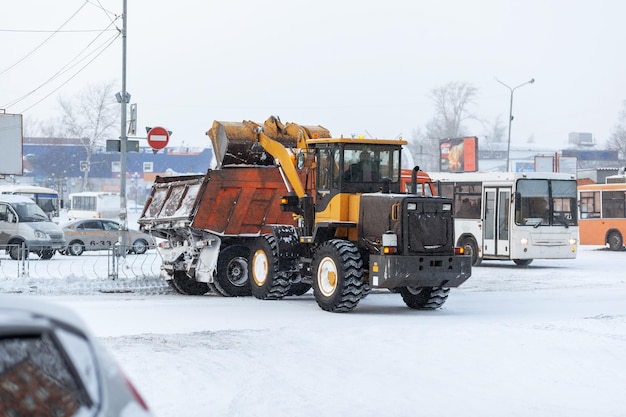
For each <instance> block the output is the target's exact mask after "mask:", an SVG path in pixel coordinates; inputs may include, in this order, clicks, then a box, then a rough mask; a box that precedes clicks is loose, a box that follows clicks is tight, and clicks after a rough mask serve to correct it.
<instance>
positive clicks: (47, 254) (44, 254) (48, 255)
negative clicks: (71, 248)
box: [39, 249, 54, 259]
mask: <svg viewBox="0 0 626 417" xmlns="http://www.w3.org/2000/svg"><path fill="white" fill-rule="evenodd" d="M53 256H54V250H53V249H44V250H42V251H41V252H39V257H40V258H41V259H52V257H53Z"/></svg>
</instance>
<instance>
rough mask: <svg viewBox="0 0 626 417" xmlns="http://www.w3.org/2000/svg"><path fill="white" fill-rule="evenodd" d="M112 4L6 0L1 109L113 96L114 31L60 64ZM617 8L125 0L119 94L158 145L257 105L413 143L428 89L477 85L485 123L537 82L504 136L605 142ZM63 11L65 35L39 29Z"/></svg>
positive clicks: (102, 21) (177, 141)
mask: <svg viewBox="0 0 626 417" xmlns="http://www.w3.org/2000/svg"><path fill="white" fill-rule="evenodd" d="M100 6H102V8H100ZM122 7H123V0H116V1H111V0H100V1H99V2H98V1H96V0H89V1H87V2H85V1H84V0H63V1H49V0H20V1H4V2H3V5H2V13H1V14H0V39H1V41H0V42H1V44H2V48H1V51H2V59H1V60H0V108H5V109H6V111H7V113H23V114H24V120H25V123H28V122H29V120H33V119H39V120H45V119H48V118H49V117H50V116H51V115H52V114H54V112H57V111H58V104H57V103H58V98H59V96H63V97H66V98H71V97H72V96H73V95H75V94H77V93H78V92H80V91H81V90H83V89H84V88H85V87H86V86H87V85H90V84H97V83H101V82H115V83H116V85H119V90H121V79H122V41H121V38H118V39H117V40H115V41H114V42H113V43H112V44H111V46H109V47H108V49H106V50H105V51H104V52H103V53H102V54H101V55H99V56H98V57H97V58H95V59H94V60H93V62H91V63H90V64H88V65H87V63H88V60H90V59H92V58H94V56H95V53H92V55H89V56H88V58H86V59H85V60H83V61H80V62H78V63H77V64H76V61H72V60H73V59H75V57H76V56H78V55H79V54H80V53H81V51H86V52H88V53H89V52H93V51H95V50H96V49H97V48H96V46H99V45H102V44H106V43H108V42H109V41H110V40H111V39H112V37H114V36H115V33H116V31H114V30H113V31H107V32H104V33H103V34H100V36H99V37H98V35H99V31H101V30H103V29H106V28H107V26H108V25H110V24H111V19H113V18H114V16H113V15H110V14H106V13H105V12H104V11H103V10H102V9H105V10H108V11H110V12H111V13H113V14H117V15H120V14H121V12H122ZM75 13H76V14H75ZM74 14H75V15H74ZM73 15H74V17H72V16H73ZM624 16H626V2H624V1H620V0H612V1H603V0H599V1H595V2H592V1H581V0H563V1H561V0H557V1H546V0H541V1H540V0H525V1H521V0H520V1H503V0H481V1H452V0H443V1H442V0H438V1H429V2H427V1H416V2H411V1H407V0H387V1H384V2H381V1H370V0H361V1H359V2H354V1H350V2H348V1H337V0H335V1H329V0H315V1H287V0H284V1H283V0H270V1H265V2H261V1H257V0H245V1H243V0H230V1H220V2H214V1H210V2H197V1H190V0H178V1H173V2H166V1H154V0H130V1H128V20H127V21H128V37H127V41H128V49H127V90H128V92H129V93H131V95H132V98H131V103H137V107H138V126H139V130H138V133H142V134H143V133H144V132H145V129H144V127H145V126H156V125H161V126H164V127H166V128H168V129H169V130H171V131H173V135H172V137H171V142H170V144H171V145H174V146H176V145H181V144H183V145H186V146H207V145H208V143H209V142H208V138H207V137H206V136H205V132H206V130H208V129H209V128H210V126H211V124H212V122H213V120H222V121H241V120H244V119H245V120H254V121H258V122H263V121H264V120H265V119H266V118H267V117H269V116H270V115H277V116H279V117H280V118H281V120H282V121H284V122H296V123H300V124H307V125H310V124H313V125H322V126H325V127H327V128H328V129H329V130H330V131H331V133H332V134H333V135H334V136H339V135H342V134H343V135H344V136H346V135H351V134H362V135H366V136H370V135H371V136H374V137H391V138H395V137H397V136H403V137H404V138H407V139H410V138H411V137H412V135H413V131H414V130H415V129H417V128H419V129H421V130H422V131H423V130H424V126H425V124H426V123H427V122H428V121H429V120H430V119H431V118H432V117H433V106H432V102H431V99H430V97H429V94H430V91H431V90H432V89H433V88H436V87H440V86H443V85H445V84H447V83H449V82H452V81H458V82H466V83H469V84H471V85H473V86H474V87H476V88H477V90H478V94H477V96H476V102H475V105H474V106H473V107H472V108H471V111H472V112H473V113H474V114H475V115H477V116H479V117H480V118H482V119H484V120H485V121H487V124H491V123H493V120H494V119H495V118H496V117H497V116H498V115H499V116H500V117H501V120H502V123H503V124H504V125H505V126H506V124H507V120H508V119H507V118H508V113H509V100H510V91H509V90H508V89H507V88H506V87H504V86H503V85H501V84H499V83H498V82H497V81H496V80H495V78H496V77H497V78H498V79H500V80H501V81H502V82H504V83H505V84H507V85H509V86H510V87H515V86H517V85H519V84H522V83H524V82H526V81H528V80H529V79H531V78H534V79H535V80H536V82H535V83H534V84H531V85H525V86H523V87H520V88H519V89H517V90H515V93H514V99H513V114H514V116H515V120H514V122H513V125H512V143H513V144H523V143H525V142H527V140H528V138H529V137H531V136H533V137H534V138H535V142H536V143H538V144H545V145H549V146H554V147H564V146H566V144H567V136H568V133H569V132H590V133H592V134H593V135H594V137H595V138H596V140H597V141H598V143H600V144H603V142H604V141H605V140H606V138H607V137H608V136H609V135H610V133H611V132H612V130H613V128H614V126H615V124H616V122H617V120H618V114H619V112H620V111H621V109H622V102H623V100H626V65H625V61H626V54H624V45H626V26H625V25H624ZM70 18H72V19H71V20H70V21H69V22H68V23H67V24H66V25H65V26H63V30H65V31H66V32H62V33H57V34H53V33H52V32H53V31H54V30H55V29H58V28H59V27H61V26H62V25H63V23H64V22H66V21H67V20H68V19H70ZM115 23H116V24H117V27H119V28H121V27H122V22H121V20H118V21H116V22H115ZM112 28H113V26H109V29H112ZM68 30H72V31H71V32H67V31H68ZM77 30H80V31H78V32H77ZM88 30H89V31H88ZM47 38H50V39H49V40H48V41H47V42H45V43H43V42H44V40H46V39H47ZM96 38H97V39H96ZM94 39H96V40H95V41H94ZM90 42H93V43H92V44H91V45H89V44H90ZM42 43H43V44H42ZM81 56H84V55H81ZM83 67H84V69H82V70H81V68H83ZM76 73H78V74H76ZM75 74H76V75H75ZM55 77H56V78H55ZM51 78H54V80H53V81H51V82H47V80H49V79H51ZM46 96H47V98H46ZM22 97H26V98H24V99H23V100H21V101H19V102H17V103H15V102H16V101H18V100H19V99H21V98H22ZM13 103H15V104H13ZM469 127H470V132H468V133H469V134H473V135H477V136H479V137H481V136H484V135H487V134H489V129H488V128H485V127H484V126H482V125H481V124H479V123H474V124H471V125H470V126H469Z"/></svg>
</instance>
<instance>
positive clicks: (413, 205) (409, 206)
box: [406, 203, 417, 210]
mask: <svg viewBox="0 0 626 417" xmlns="http://www.w3.org/2000/svg"><path fill="white" fill-rule="evenodd" d="M406 209H407V210H417V203H407V205H406Z"/></svg>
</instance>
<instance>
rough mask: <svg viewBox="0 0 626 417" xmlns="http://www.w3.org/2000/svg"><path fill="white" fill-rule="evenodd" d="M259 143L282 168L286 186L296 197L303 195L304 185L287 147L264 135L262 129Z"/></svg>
mask: <svg viewBox="0 0 626 417" xmlns="http://www.w3.org/2000/svg"><path fill="white" fill-rule="evenodd" d="M259 143H260V144H261V146H263V149H265V150H266V151H267V152H268V153H269V154H270V155H272V156H273V157H274V160H275V161H276V162H277V163H278V165H279V166H280V167H281V169H282V170H283V172H284V174H285V181H286V182H287V188H288V189H289V188H291V189H292V190H293V191H294V192H295V193H296V195H297V196H298V198H302V197H304V195H305V191H304V185H303V184H302V181H301V180H300V176H299V175H298V171H296V167H295V165H294V162H293V159H292V158H291V155H290V154H289V152H287V148H285V147H284V146H283V145H282V144H281V143H280V142H278V141H276V140H274V139H272V138H270V137H269V136H267V135H265V134H264V133H263V132H262V131H261V132H259Z"/></svg>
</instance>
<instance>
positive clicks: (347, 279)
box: [312, 239, 365, 312]
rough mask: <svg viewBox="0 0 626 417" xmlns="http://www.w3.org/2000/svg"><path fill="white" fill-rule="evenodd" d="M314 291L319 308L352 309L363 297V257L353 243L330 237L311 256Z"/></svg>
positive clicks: (339, 310)
mask: <svg viewBox="0 0 626 417" xmlns="http://www.w3.org/2000/svg"><path fill="white" fill-rule="evenodd" d="M312 271H313V294H314V295H315V301H317V305H318V306H320V308H321V309H322V310H326V311H332V312H348V311H352V310H353V309H354V308H355V307H356V306H357V304H358V303H359V301H361V299H362V298H363V296H364V291H365V282H364V279H363V274H364V270H363V259H362V258H361V254H360V252H359V249H358V248H357V247H356V245H355V244H354V243H352V242H348V241H345V240H340V239H333V240H329V241H327V242H325V243H324V244H322V246H320V248H319V249H318V250H317V251H316V253H315V255H314V256H313V264H312Z"/></svg>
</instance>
